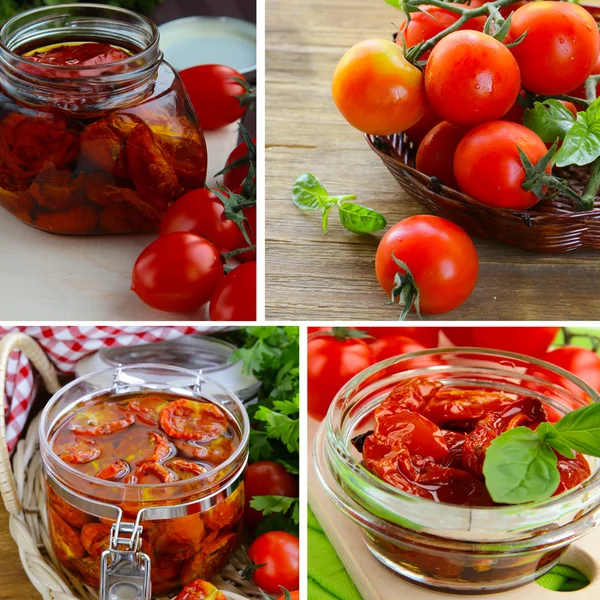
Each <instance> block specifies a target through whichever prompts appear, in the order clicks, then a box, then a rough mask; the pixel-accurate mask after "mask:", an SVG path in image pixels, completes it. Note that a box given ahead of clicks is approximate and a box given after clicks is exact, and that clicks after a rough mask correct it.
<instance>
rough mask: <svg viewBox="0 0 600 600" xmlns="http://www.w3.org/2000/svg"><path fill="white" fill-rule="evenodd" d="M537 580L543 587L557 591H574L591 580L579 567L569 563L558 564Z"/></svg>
mask: <svg viewBox="0 0 600 600" xmlns="http://www.w3.org/2000/svg"><path fill="white" fill-rule="evenodd" d="M537 582H538V583H539V585H541V586H542V587H545V588H547V589H549V590H553V591H555V592H574V591H575V590H580V589H581V588H584V587H585V586H586V585H588V584H589V582H590V580H589V579H588V578H587V577H586V576H585V575H584V574H583V573H582V572H581V571H578V570H577V569H574V568H573V567H568V566H567V565H556V566H555V567H554V568H553V569H550V571H548V573H546V574H545V575H542V576H541V577H540V578H539V579H538V580H537Z"/></svg>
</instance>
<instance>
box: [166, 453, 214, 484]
mask: <svg viewBox="0 0 600 600" xmlns="http://www.w3.org/2000/svg"><path fill="white" fill-rule="evenodd" d="M165 466H166V467H167V468H169V469H171V471H174V472H175V473H177V476H178V477H179V479H191V478H192V477H198V475H202V474H203V473H206V468H205V467H203V466H202V465H199V464H198V463H193V462H190V461H188V460H182V459H181V458H175V459H173V460H170V461H169V462H168V463H167V464H166V465H165Z"/></svg>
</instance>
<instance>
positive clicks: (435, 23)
mask: <svg viewBox="0 0 600 600" xmlns="http://www.w3.org/2000/svg"><path fill="white" fill-rule="evenodd" d="M419 9H420V12H415V13H412V14H411V15H410V22H407V21H405V22H404V23H403V24H402V25H401V26H400V31H399V32H398V37H397V38H396V44H398V45H399V46H400V47H402V45H403V41H404V43H405V44H406V47H407V48H412V47H413V46H416V45H417V44H418V43H419V42H423V41H426V40H430V39H431V38H432V37H434V36H435V35H437V34H438V33H441V32H442V31H444V29H446V28H447V27H450V25H454V23H456V21H458V17H459V15H458V13H453V12H451V11H449V10H446V9H444V8H440V7H439V6H427V5H422V6H419ZM430 53H431V51H428V52H424V53H423V54H421V56H420V57H419V59H420V60H425V59H426V58H427V57H428V56H429V55H430Z"/></svg>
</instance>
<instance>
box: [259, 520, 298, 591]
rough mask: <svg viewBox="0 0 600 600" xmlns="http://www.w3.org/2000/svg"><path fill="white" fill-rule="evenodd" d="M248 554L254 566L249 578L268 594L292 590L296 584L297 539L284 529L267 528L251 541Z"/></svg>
mask: <svg viewBox="0 0 600 600" xmlns="http://www.w3.org/2000/svg"><path fill="white" fill-rule="evenodd" d="M248 557H249V558H250V560H251V561H252V562H253V563H255V564H257V565H264V566H263V567H260V568H258V569H256V571H254V575H253V576H252V580H253V581H254V583H256V585H258V586H259V587H261V588H262V589H263V590H265V591H266V592H268V593H269V594H277V593H278V592H281V588H282V587H283V588H285V589H287V590H293V589H296V588H297V587H298V585H299V583H300V581H299V580H300V572H299V571H300V541H299V540H298V538H297V537H296V536H293V535H292V534H291V533H286V532H285V531H269V532H268V533H265V534H263V535H261V536H259V537H258V538H256V539H255V540H254V542H253V543H252V545H251V546H250V548H249V550H248Z"/></svg>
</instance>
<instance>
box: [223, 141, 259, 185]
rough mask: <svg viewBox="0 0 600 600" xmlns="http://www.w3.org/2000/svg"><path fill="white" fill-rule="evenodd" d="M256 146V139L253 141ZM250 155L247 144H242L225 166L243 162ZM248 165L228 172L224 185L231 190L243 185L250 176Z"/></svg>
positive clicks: (224, 177)
mask: <svg viewBox="0 0 600 600" xmlns="http://www.w3.org/2000/svg"><path fill="white" fill-rule="evenodd" d="M252 141H253V142H254V143H255V144H256V139H253V140H252ZM247 154H248V146H247V145H246V142H242V143H241V144H240V145H239V146H237V147H236V148H235V149H234V150H233V151H232V152H231V154H230V155H229V157H228V158H227V161H226V162H225V166H226V167H228V166H229V165H232V164H233V163H235V162H237V161H238V160H241V159H242V158H244V156H246V155H247ZM248 171H249V168H248V165H241V166H239V167H235V168H233V169H231V171H227V173H225V175H223V185H224V186H225V187H226V188H227V189H230V190H234V189H235V188H237V187H238V186H240V185H242V183H243V182H244V179H246V177H247V176H248Z"/></svg>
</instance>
